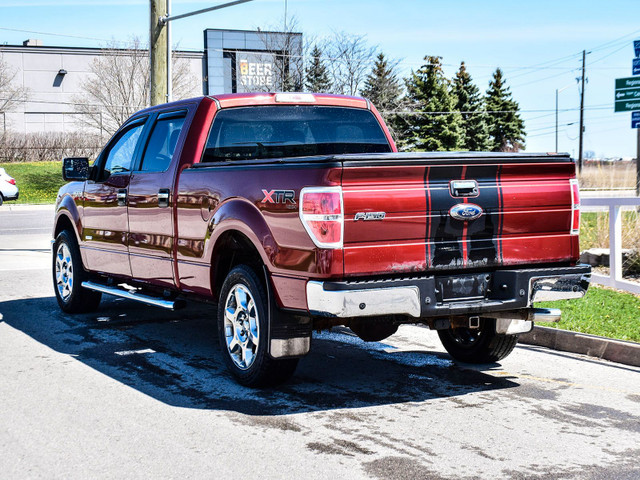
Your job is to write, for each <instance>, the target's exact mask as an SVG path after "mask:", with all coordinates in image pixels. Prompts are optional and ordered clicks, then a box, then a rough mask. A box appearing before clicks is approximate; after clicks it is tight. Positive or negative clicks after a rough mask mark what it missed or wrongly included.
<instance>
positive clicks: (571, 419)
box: [0, 207, 640, 479]
mask: <svg viewBox="0 0 640 480" xmlns="http://www.w3.org/2000/svg"><path fill="white" fill-rule="evenodd" d="M2 208H3V209H2V210H0V224H1V225H3V226H4V229H5V231H4V232H1V233H0V265H1V266H2V268H1V269H0V285H2V292H1V293H0V313H1V314H2V320H1V321H0V352H2V355H0V371H2V377H1V378H2V380H1V381H0V399H2V400H1V404H0V405H1V408H0V452H1V453H0V472H2V473H1V476H2V478H3V479H14V478H15V479H18V478H20V479H23V478H47V479H51V478H65V479H69V478H82V479H84V478H231V477H237V478H243V479H258V478H259V479H281V478H305V479H307V478H308V479H325V478H335V479H338V478H349V479H361V478H362V479H365V478H379V479H383V478H391V479H478V478H480V479H485V478H486V479H500V478H522V479H524V478H527V479H556V478H572V479H637V478H640V465H639V464H638V459H639V458H640V369H638V368H633V367H627V366H624V365H618V364H613V363H609V362H606V361H599V360H594V359H592V358H587V357H582V356H579V355H573V354H567V353H561V352H556V351H552V350H547V349H544V348H540V347H532V346H525V345H523V346H518V347H516V349H515V351H514V353H513V354H512V355H511V356H510V357H508V358H507V359H505V360H504V361H502V362H501V363H500V364H493V365H489V366H484V367H475V366H471V365H466V364H460V363H456V362H453V361H451V360H450V358H449V357H448V356H447V355H446V354H445V353H444V351H443V349H442V347H441V346H440V343H439V341H438V339H437V335H435V334H434V333H433V332H431V331H429V330H427V329H424V328H421V327H416V326H405V327H402V328H400V330H399V332H398V333H397V334H396V335H394V336H392V337H391V338H389V339H387V340H385V341H384V342H381V343H372V344H365V343H364V342H361V341H360V340H359V339H357V338H356V337H353V336H352V335H350V334H349V333H348V331H347V330H345V329H337V330H334V331H332V332H329V333H323V334H319V335H314V339H313V345H312V353H311V354H310V355H309V356H307V357H306V358H304V359H303V360H302V361H301V362H300V366H299V369H298V371H297V374H296V375H295V377H294V379H293V380H292V381H291V382H289V383H287V384H285V385H284V386H282V387H280V388H278V389H273V390H251V389H247V388H244V387H240V386H238V385H237V384H235V383H234V382H233V380H232V379H231V378H230V376H229V375H228V374H227V372H226V371H225V369H224V366H223V364H222V360H221V352H220V348H219V346H218V345H217V343H216V341H215V333H214V323H213V321H212V317H213V311H212V308H211V307H210V306H206V305H193V306H190V307H189V308H188V309H186V310H182V311H179V312H164V311H160V310H158V309H155V308H153V307H146V306H142V305H139V304H135V303H132V302H130V301H125V300H114V299H108V300H105V301H103V303H102V304H101V307H100V309H99V310H98V311H97V312H95V313H93V314H87V315H73V316H72V315H65V314H62V313H61V312H60V310H59V309H58V308H57V305H56V302H55V299H54V297H53V293H52V286H51V278H50V272H49V253H48V252H47V251H46V248H47V247H48V232H49V231H50V223H51V222H50V215H49V213H50V212H47V211H46V210H45V211H35V212H31V211H26V210H19V209H14V210H13V211H8V210H7V209H6V208H5V207H2ZM19 213H20V214H21V215H23V216H21V217H18V216H17V215H18V214H19ZM47 215H49V217H47ZM22 226H24V227H25V230H24V233H22V234H21V235H20V232H19V231H20V230H21V227H22ZM27 229H34V230H27ZM7 230H8V231H9V232H12V233H7ZM43 231H46V232H44V233H43ZM16 235H19V236H18V237H16ZM43 245H44V246H43ZM43 250H45V251H43ZM17 255H18V256H20V259H19V261H18V260H16V259H15V257H16V256H17Z"/></svg>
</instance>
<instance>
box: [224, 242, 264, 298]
mask: <svg viewBox="0 0 640 480" xmlns="http://www.w3.org/2000/svg"><path fill="white" fill-rule="evenodd" d="M237 265H247V266H248V267H250V268H251V269H252V270H253V271H254V272H256V274H257V275H258V278H263V275H262V267H263V265H264V263H263V261H262V257H261V256H260V253H259V252H258V250H257V249H256V247H255V246H254V245H253V243H252V242H251V240H249V238H247V237H246V235H244V234H242V233H240V232H238V231H229V232H225V233H223V234H222V235H221V236H220V238H219V239H218V241H217V243H216V246H215V248H214V250H213V255H212V257H211V292H212V293H213V295H214V297H215V298H218V297H219V296H220V291H221V290H222V284H223V283H224V280H225V278H227V275H228V274H229V272H230V271H231V270H232V269H233V268H234V267H235V266H237Z"/></svg>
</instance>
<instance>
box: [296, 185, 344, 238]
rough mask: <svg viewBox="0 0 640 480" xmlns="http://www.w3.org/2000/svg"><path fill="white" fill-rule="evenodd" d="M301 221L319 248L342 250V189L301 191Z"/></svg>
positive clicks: (330, 188)
mask: <svg viewBox="0 0 640 480" xmlns="http://www.w3.org/2000/svg"><path fill="white" fill-rule="evenodd" d="M300 220H302V224H303V225H304V228H305V230H306V231H307V233H308V234H309V236H310V237H311V240H313V243H315V244H316V245H317V246H318V247H320V248H342V236H343V231H344V215H343V208H342V188H340V187H307V188H303V189H302V190H301V191H300Z"/></svg>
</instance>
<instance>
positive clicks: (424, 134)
mask: <svg viewBox="0 0 640 480" xmlns="http://www.w3.org/2000/svg"><path fill="white" fill-rule="evenodd" d="M424 59H425V61H426V63H425V64H424V65H423V66H422V67H420V68H419V69H418V71H416V72H411V76H410V77H409V78H408V79H407V80H406V84H407V100H408V102H409V104H410V108H411V110H413V112H414V114H413V115H407V116H404V117H403V120H404V124H405V128H404V131H403V134H404V136H405V138H406V140H405V141H404V143H405V145H406V146H407V147H409V148H413V149H415V150H422V151H425V150H426V151H430V150H457V149H459V148H460V147H461V145H462V137H463V132H462V127H461V123H462V118H461V117H460V114H459V113H457V112H456V111H455V97H454V96H453V95H452V94H451V91H450V82H449V80H447V78H445V76H444V73H443V71H442V63H441V60H442V57H433V56H427V57H425V58H424ZM430 112H434V113H430ZM449 112H451V113H449Z"/></svg>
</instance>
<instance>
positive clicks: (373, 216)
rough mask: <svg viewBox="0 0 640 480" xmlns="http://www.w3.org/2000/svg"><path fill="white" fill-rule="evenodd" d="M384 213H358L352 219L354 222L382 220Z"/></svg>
mask: <svg viewBox="0 0 640 480" xmlns="http://www.w3.org/2000/svg"><path fill="white" fill-rule="evenodd" d="M386 215H387V214H386V212H358V213H356V216H355V217H354V218H353V219H354V220H355V221H356V222H357V221H358V220H365V221H367V220H384V217H385V216H386Z"/></svg>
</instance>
